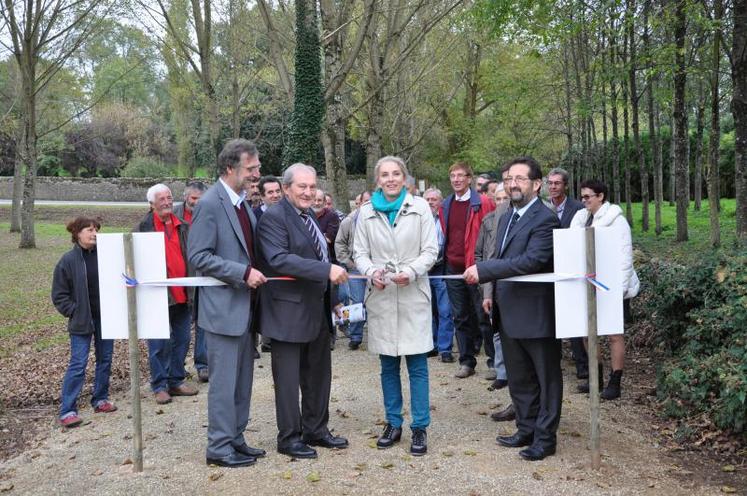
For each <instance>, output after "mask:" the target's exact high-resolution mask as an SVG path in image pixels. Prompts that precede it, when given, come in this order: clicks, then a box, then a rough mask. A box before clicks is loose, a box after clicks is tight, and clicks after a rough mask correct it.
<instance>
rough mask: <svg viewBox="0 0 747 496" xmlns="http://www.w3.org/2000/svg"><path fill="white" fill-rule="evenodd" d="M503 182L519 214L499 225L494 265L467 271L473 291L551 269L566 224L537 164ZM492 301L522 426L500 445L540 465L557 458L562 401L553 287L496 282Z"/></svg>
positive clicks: (522, 163) (523, 164)
mask: <svg viewBox="0 0 747 496" xmlns="http://www.w3.org/2000/svg"><path fill="white" fill-rule="evenodd" d="M503 180H504V185H505V187H506V188H508V190H509V193H510V196H511V204H512V206H513V208H510V209H509V210H508V211H507V212H506V213H505V214H504V215H503V216H502V217H501V219H500V222H499V223H498V238H497V240H496V252H495V254H494V256H493V258H490V259H489V260H485V261H483V262H479V263H477V264H476V265H473V266H471V267H469V268H468V269H467V270H466V271H465V272H464V278H465V280H466V281H467V282H468V283H470V284H475V283H477V282H480V283H484V282H487V281H493V280H496V279H504V278H507V277H512V276H518V275H525V274H536V273H542V272H552V270H553V239H552V231H553V229H556V228H559V227H560V222H559V221H558V218H557V216H556V215H555V214H554V213H553V212H552V211H550V209H548V208H547V207H546V206H545V205H544V204H543V203H542V202H541V201H540V200H539V198H538V193H539V189H540V188H541V187H542V170H541V169H540V167H539V165H538V164H537V162H536V161H535V160H534V159H533V158H531V157H522V158H518V159H515V160H513V161H511V162H510V163H509V169H508V174H506V175H505V176H504V177H503ZM494 299H495V303H496V304H497V305H498V310H499V314H500V319H501V330H500V332H501V344H502V346H503V353H504V357H505V360H506V370H507V372H508V387H509V392H510V394H511V400H512V402H513V404H514V408H515V409H516V426H517V427H518V431H517V432H516V433H515V434H513V435H512V436H498V438H497V439H496V441H497V442H498V444H500V445H502V446H507V447H523V446H528V447H527V448H525V449H523V450H521V451H520V452H519V454H520V455H521V457H522V458H524V459H526V460H541V459H543V458H545V457H546V456H549V455H552V454H554V453H555V447H556V442H557V441H556V433H557V429H558V423H559V422H560V409H561V403H562V401H563V376H562V373H561V370H560V341H558V340H557V339H555V301H554V290H553V285H552V284H546V283H525V282H509V281H497V282H496V284H495V293H494ZM494 306H495V305H494Z"/></svg>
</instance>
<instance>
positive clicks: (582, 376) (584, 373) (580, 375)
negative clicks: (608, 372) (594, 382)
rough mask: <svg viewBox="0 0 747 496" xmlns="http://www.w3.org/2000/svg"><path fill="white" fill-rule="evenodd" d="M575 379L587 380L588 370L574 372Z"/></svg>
mask: <svg viewBox="0 0 747 496" xmlns="http://www.w3.org/2000/svg"><path fill="white" fill-rule="evenodd" d="M576 378H577V379H581V380H583V379H588V378H589V369H581V370H576Z"/></svg>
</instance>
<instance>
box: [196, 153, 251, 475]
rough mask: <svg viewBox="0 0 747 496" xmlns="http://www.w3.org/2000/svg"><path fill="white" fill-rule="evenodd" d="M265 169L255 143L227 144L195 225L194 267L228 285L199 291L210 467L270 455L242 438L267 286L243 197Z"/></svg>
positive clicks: (242, 463) (236, 464) (235, 464)
mask: <svg viewBox="0 0 747 496" xmlns="http://www.w3.org/2000/svg"><path fill="white" fill-rule="evenodd" d="M259 168H260V162H259V154H258V152H257V147H256V146H255V145H254V143H252V142H251V141H247V140H243V139H234V140H231V141H229V142H228V143H226V145H225V146H224V147H223V151H221V153H220V155H219V156H218V173H219V174H220V178H219V179H218V181H216V183H215V184H214V185H213V186H212V187H211V188H210V189H209V190H208V191H207V193H205V194H204V195H203V197H202V199H201V200H200V202H199V203H198V204H197V207H196V208H195V211H194V219H193V220H192V235H191V236H190V239H189V251H188V256H189V262H190V263H191V264H192V265H193V266H194V268H195V269H196V271H197V272H198V273H199V275H202V276H212V277H215V278H216V279H220V280H221V281H223V282H225V283H226V285H225V286H205V287H202V288H200V298H199V302H198V305H199V310H198V312H197V319H198V322H197V325H198V326H200V327H201V328H202V329H204V330H205V331H206V337H207V350H208V363H209V364H210V368H209V374H210V390H209V392H208V433H207V434H208V446H207V463H208V465H219V466H223V467H242V466H246V465H251V464H253V463H254V462H255V461H256V459H257V458H258V457H262V456H264V455H265V450H263V449H259V448H252V447H250V446H249V445H247V444H246V440H245V439H244V429H246V425H247V423H248V421H249V404H250V400H251V394H252V378H253V370H254V354H253V351H254V350H253V347H252V341H253V340H252V333H251V329H250V324H251V321H252V318H253V317H254V316H255V308H254V305H253V302H252V290H254V289H256V288H257V287H259V286H260V285H261V284H263V283H264V282H265V281H266V279H265V276H264V275H263V274H262V272H260V271H259V270H258V269H257V268H256V267H255V266H256V263H255V256H254V239H255V237H256V236H255V232H254V230H255V228H256V220H255V219H254V214H253V213H252V210H251V208H250V206H249V203H248V202H247V201H246V193H245V188H246V185H247V184H248V183H249V182H250V181H251V180H253V179H256V178H258V177H259Z"/></svg>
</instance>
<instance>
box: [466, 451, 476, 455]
mask: <svg viewBox="0 0 747 496" xmlns="http://www.w3.org/2000/svg"><path fill="white" fill-rule="evenodd" d="M464 454H465V455H467V456H475V455H476V454H477V452H476V451H472V450H464Z"/></svg>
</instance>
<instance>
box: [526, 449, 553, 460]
mask: <svg viewBox="0 0 747 496" xmlns="http://www.w3.org/2000/svg"><path fill="white" fill-rule="evenodd" d="M554 454H555V446H548V447H546V448H542V447H540V446H530V447H528V448H524V449H523V450H521V451H519V456H520V457H522V458H523V459H525V460H529V461H530V462H536V461H539V460H542V459H544V458H545V457H548V456H551V455H554Z"/></svg>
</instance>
